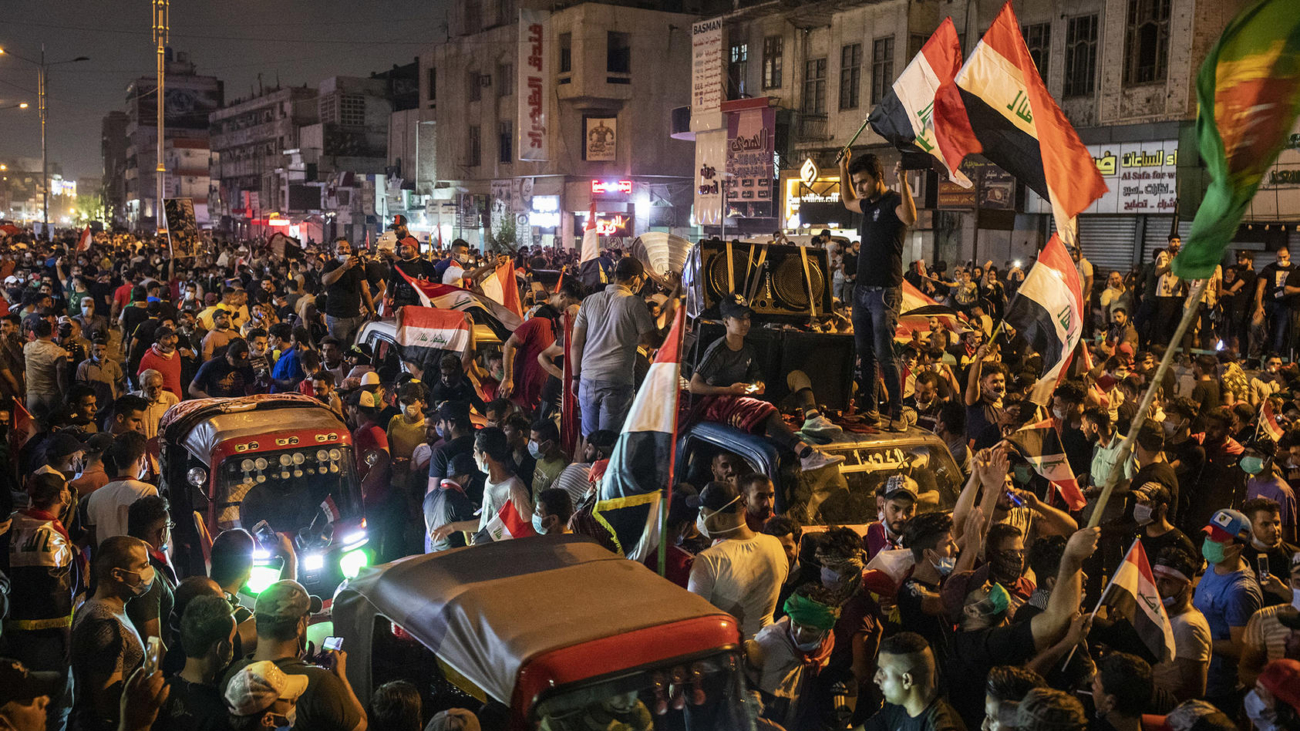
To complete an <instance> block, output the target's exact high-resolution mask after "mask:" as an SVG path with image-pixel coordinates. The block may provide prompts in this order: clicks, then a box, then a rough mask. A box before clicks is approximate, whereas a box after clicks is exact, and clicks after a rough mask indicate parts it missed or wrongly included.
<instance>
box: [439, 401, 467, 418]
mask: <svg viewBox="0 0 1300 731" xmlns="http://www.w3.org/2000/svg"><path fill="white" fill-rule="evenodd" d="M467 417H469V404H467V403H465V402H464V401H448V402H446V403H444V404H443V405H442V406H439V407H438V417H437V418H438V419H439V420H440V421H457V420H459V419H465V418H467Z"/></svg>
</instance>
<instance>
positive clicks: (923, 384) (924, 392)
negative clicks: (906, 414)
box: [903, 370, 947, 431]
mask: <svg viewBox="0 0 1300 731" xmlns="http://www.w3.org/2000/svg"><path fill="white" fill-rule="evenodd" d="M946 400H947V399H944V398H940V396H939V374H938V373H935V372H934V371H929V370H927V371H922V372H920V373H918V374H916V381H915V383H914V385H913V387H912V395H911V396H908V397H907V398H905V399H903V407H904V408H908V409H911V410H912V411H913V412H915V413H916V425H917V426H918V427H920V428H922V429H928V430H930V431H934V425H935V422H937V421H938V420H939V410H940V409H941V408H942V407H943V404H944V402H945V401H946Z"/></svg>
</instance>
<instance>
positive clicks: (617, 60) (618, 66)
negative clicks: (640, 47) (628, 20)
mask: <svg viewBox="0 0 1300 731" xmlns="http://www.w3.org/2000/svg"><path fill="white" fill-rule="evenodd" d="M605 37H606V41H605V70H606V71H608V72H609V73H611V74H630V73H632V34H631V33H619V32H617V31H612V30H611V31H609V32H608V33H607V34H606V36H605Z"/></svg>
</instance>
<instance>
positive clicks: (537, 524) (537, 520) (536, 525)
mask: <svg viewBox="0 0 1300 731" xmlns="http://www.w3.org/2000/svg"><path fill="white" fill-rule="evenodd" d="M533 530H534V531H536V532H537V535H539V536H544V535H546V529H545V528H543V527H542V516H540V515H538V514H537V513H533Z"/></svg>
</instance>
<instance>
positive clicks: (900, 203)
mask: <svg viewBox="0 0 1300 731" xmlns="http://www.w3.org/2000/svg"><path fill="white" fill-rule="evenodd" d="M851 157H852V153H851V152H850V151H849V150H848V149H847V148H846V149H845V150H844V157H843V158H841V159H840V180H841V181H844V183H843V184H842V185H841V187H840V196H841V200H842V201H843V203H844V207H845V208H847V209H849V210H850V211H853V212H854V213H861V214H862V223H861V224H860V226H859V228H858V238H859V239H860V240H861V241H862V250H861V252H860V253H859V254H858V278H857V288H856V289H855V290H854V293H853V333H854V337H855V339H856V341H857V351H858V358H859V360H860V362H861V364H862V371H861V380H860V388H861V389H862V398H863V399H865V404H864V406H865V408H864V409H863V413H864V415H865V416H866V417H867V421H868V422H869V423H871V422H874V423H877V424H878V423H880V412H879V409H878V408H877V403H878V400H877V398H876V380H877V378H878V377H883V378H884V380H885V393H886V395H887V398H888V403H889V428H890V429H891V430H893V431H900V432H901V431H904V430H905V429H906V428H907V424H906V423H905V422H904V421H903V418H902V417H903V381H902V376H901V373H900V371H899V368H898V360H897V359H896V358H895V356H894V331H895V330H896V329H897V328H898V312H899V306H900V305H901V304H902V302H903V290H902V286H903V240H904V239H905V238H906V237H907V230H908V228H909V227H910V226H911V225H912V224H914V223H916V203H915V202H914V201H913V200H912V189H911V186H909V185H908V182H907V175H906V174H905V173H903V171H902V164H901V163H899V164H898V165H896V166H895V167H894V178H895V180H896V183H897V186H898V190H897V191H894V190H890V189H888V188H886V187H885V179H884V167H883V166H882V165H881V162H880V158H878V157H876V156H875V155H870V154H868V155H863V156H862V157H860V158H858V159H857V160H853V161H852V162H851V163H850V158H851ZM859 196H861V197H859ZM877 366H879V368H877ZM877 374H879V375H877Z"/></svg>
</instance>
